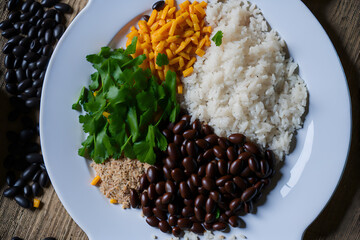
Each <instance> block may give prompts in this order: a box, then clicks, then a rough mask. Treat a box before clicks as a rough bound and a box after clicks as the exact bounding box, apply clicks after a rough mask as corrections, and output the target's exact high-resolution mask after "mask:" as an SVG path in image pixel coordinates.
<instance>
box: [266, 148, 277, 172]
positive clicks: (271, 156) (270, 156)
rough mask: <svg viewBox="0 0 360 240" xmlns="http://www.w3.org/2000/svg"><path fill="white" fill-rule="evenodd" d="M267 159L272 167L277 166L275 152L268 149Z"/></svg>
mask: <svg viewBox="0 0 360 240" xmlns="http://www.w3.org/2000/svg"><path fill="white" fill-rule="evenodd" d="M265 159H266V161H267V162H268V164H269V167H270V168H273V167H274V166H275V157H274V153H273V151H271V150H269V149H268V150H266V151H265Z"/></svg>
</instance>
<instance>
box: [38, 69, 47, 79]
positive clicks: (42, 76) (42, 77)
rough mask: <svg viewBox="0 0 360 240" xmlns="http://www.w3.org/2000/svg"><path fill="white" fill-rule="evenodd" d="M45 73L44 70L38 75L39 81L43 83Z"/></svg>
mask: <svg viewBox="0 0 360 240" xmlns="http://www.w3.org/2000/svg"><path fill="white" fill-rule="evenodd" d="M45 73H46V69H45V70H44V71H42V72H41V74H40V77H39V79H41V80H42V81H44V78H45Z"/></svg>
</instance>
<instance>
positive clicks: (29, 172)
mask: <svg viewBox="0 0 360 240" xmlns="http://www.w3.org/2000/svg"><path fill="white" fill-rule="evenodd" d="M38 169H39V166H38V165H37V164H32V165H30V166H29V167H27V168H26V169H25V170H24V172H23V173H22V176H21V177H22V178H23V179H24V180H25V181H27V180H30V179H32V178H33V176H34V174H35V173H36V171H37V170H38Z"/></svg>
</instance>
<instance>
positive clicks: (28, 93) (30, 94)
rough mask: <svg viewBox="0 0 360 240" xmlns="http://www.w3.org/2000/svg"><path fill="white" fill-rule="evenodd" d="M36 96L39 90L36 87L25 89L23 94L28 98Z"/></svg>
mask: <svg viewBox="0 0 360 240" xmlns="http://www.w3.org/2000/svg"><path fill="white" fill-rule="evenodd" d="M36 94H37V89H36V88H34V87H29V88H27V89H25V91H24V92H23V95H24V96H25V97H26V98H31V97H35V96H37V95H36Z"/></svg>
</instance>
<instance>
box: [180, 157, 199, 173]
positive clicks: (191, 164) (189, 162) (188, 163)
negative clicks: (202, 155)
mask: <svg viewBox="0 0 360 240" xmlns="http://www.w3.org/2000/svg"><path fill="white" fill-rule="evenodd" d="M182 165H183V166H184V168H185V170H186V171H187V172H188V173H193V172H195V171H196V170H197V163H196V161H195V160H194V159H193V158H192V157H186V158H184V159H183V160H182Z"/></svg>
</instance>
